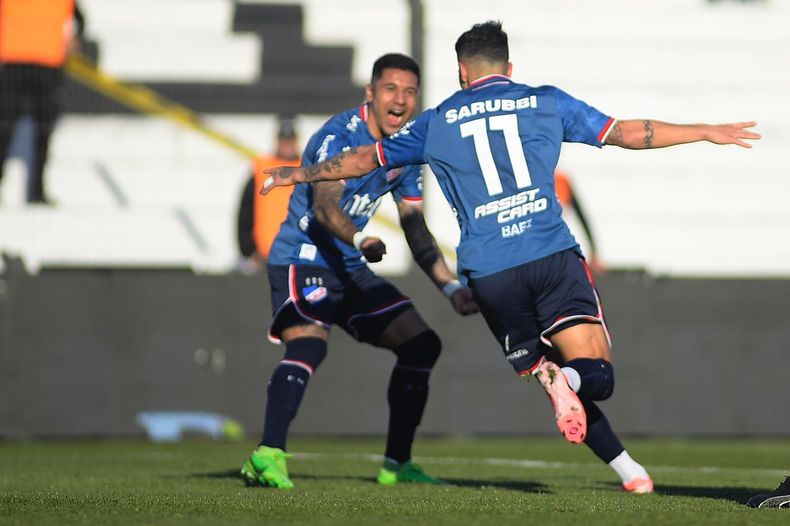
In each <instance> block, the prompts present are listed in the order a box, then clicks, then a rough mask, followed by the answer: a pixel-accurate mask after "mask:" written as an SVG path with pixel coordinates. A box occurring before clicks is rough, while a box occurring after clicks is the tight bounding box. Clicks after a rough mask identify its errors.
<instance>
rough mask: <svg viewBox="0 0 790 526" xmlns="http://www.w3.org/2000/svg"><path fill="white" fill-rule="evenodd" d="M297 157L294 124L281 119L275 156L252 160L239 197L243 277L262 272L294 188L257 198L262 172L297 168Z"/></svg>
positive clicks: (239, 231)
mask: <svg viewBox="0 0 790 526" xmlns="http://www.w3.org/2000/svg"><path fill="white" fill-rule="evenodd" d="M299 153H300V152H299V144H298V140H297V137H296V129H295V128H294V122H293V120H292V119H281V120H280V122H279V125H278V130H277V145H276V147H275V152H274V155H265V156H260V157H258V158H257V159H255V162H254V165H253V173H252V175H250V178H249V181H248V182H247V184H246V185H245V186H244V191H243V193H242V197H241V204H240V206H239V228H238V237H239V251H240V252H241V255H242V260H241V263H240V265H239V268H240V270H241V271H242V272H244V273H245V274H249V273H253V272H256V271H258V270H259V269H261V268H262V264H263V262H264V261H266V258H267V257H268V256H269V248H271V246H272V242H273V241H274V237H275V236H276V235H277V231H278V230H280V224H281V223H282V222H283V220H284V219H285V216H286V215H287V214H288V201H289V200H290V198H291V192H292V191H293V187H284V188H276V189H275V191H273V192H270V193H269V194H267V195H265V196H263V195H260V193H259V190H260V189H261V186H262V185H263V181H264V179H265V178H264V177H263V170H264V169H266V168H269V167H272V166H299V164H301V163H300V160H299ZM280 190H282V191H280Z"/></svg>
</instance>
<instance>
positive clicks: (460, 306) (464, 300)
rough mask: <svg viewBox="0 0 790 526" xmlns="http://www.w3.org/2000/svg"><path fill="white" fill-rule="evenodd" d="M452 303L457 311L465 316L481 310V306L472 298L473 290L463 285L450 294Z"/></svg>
mask: <svg viewBox="0 0 790 526" xmlns="http://www.w3.org/2000/svg"><path fill="white" fill-rule="evenodd" d="M450 303H452V304H453V308H454V309H455V312H457V313H458V314H461V315H463V316H469V315H470V314H475V313H477V312H480V307H478V306H477V303H475V300H474V299H472V290H471V289H468V288H466V287H462V288H460V289H458V290H456V291H455V292H453V293H452V294H451V295H450Z"/></svg>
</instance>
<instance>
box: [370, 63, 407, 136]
mask: <svg viewBox="0 0 790 526" xmlns="http://www.w3.org/2000/svg"><path fill="white" fill-rule="evenodd" d="M419 88H420V83H419V80H418V79H417V75H415V74H414V73H412V72H411V71H406V70H403V69H396V68H386V69H385V70H384V71H382V73H381V78H380V79H378V80H377V81H376V83H375V84H373V85H370V84H368V86H367V89H366V95H367V100H368V102H369V103H370V104H369V109H370V114H371V115H372V117H373V119H371V120H369V121H368V124H369V125H371V124H372V125H374V126H371V132H373V134H374V135H376V136H377V138H381V137H383V136H386V135H392V134H393V133H395V132H396V131H398V130H400V129H401V128H402V127H403V125H404V124H406V123H407V122H408V121H409V119H411V117H412V115H413V114H414V109H415V108H416V107H417V94H418V92H419ZM374 127H375V128H377V129H373V128H374ZM377 132H378V133H377Z"/></svg>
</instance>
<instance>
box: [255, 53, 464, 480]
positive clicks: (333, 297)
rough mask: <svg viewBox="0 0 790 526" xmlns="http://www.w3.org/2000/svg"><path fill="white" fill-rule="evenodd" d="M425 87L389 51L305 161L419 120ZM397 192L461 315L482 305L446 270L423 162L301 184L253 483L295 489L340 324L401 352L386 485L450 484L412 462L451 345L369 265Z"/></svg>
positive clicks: (286, 247) (413, 234)
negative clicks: (357, 100) (432, 382)
mask: <svg viewBox="0 0 790 526" xmlns="http://www.w3.org/2000/svg"><path fill="white" fill-rule="evenodd" d="M419 84H420V70H419V66H418V65H417V63H416V62H415V61H414V60H412V59H411V58H409V57H407V56H404V55H399V54H389V55H384V56H382V57H381V58H379V59H378V60H377V61H376V63H375V64H374V65H373V74H372V77H371V81H370V84H369V85H368V86H367V89H366V96H367V103H365V104H363V105H362V106H361V107H360V108H357V109H353V110H348V111H344V112H343V113H340V114H338V115H336V116H334V117H332V118H331V119H330V120H329V121H327V122H326V124H324V126H323V127H322V128H321V129H320V130H319V131H318V132H317V133H316V134H315V135H313V137H312V138H311V139H310V142H309V143H308V145H307V147H306V148H305V151H304V154H303V156H302V163H303V164H304V165H305V166H310V165H313V164H315V163H320V162H322V161H324V160H325V159H328V158H330V157H332V156H333V155H335V154H336V153H339V152H342V151H346V150H347V149H350V148H355V147H358V146H362V145H367V144H373V143H375V142H376V141H377V140H380V139H381V138H382V137H384V136H386V135H390V134H392V133H395V132H396V131H398V130H399V129H400V128H401V127H402V126H403V125H404V124H405V123H406V122H407V121H408V120H409V119H411V118H412V116H413V113H414V109H415V106H416V103H417V94H418V89H419ZM387 192H390V193H392V196H393V197H394V199H395V202H396V203H397V207H398V213H399V215H400V223H401V226H402V228H403V232H404V234H405V236H406V240H407V242H408V244H409V248H410V249H411V251H412V253H413V255H414V258H415V260H416V261H417V263H418V264H419V265H420V267H421V268H422V269H423V270H424V271H425V272H426V273H427V274H428V276H429V277H430V278H431V280H432V281H433V282H434V283H435V284H436V286H437V287H438V288H439V289H441V290H442V291H443V292H444V293H445V294H446V295H447V296H448V297H449V299H450V301H451V303H452V305H453V307H454V308H455V310H456V311H458V312H459V313H460V314H471V313H474V312H477V310H478V309H477V305H476V304H475V303H474V301H473V300H472V295H471V292H470V291H469V289H467V288H465V287H463V286H462V285H461V284H460V283H459V282H458V281H457V280H456V279H455V276H454V275H453V274H452V273H451V272H450V270H449V269H448V268H447V265H446V263H445V261H444V258H443V257H442V255H441V253H440V252H439V249H438V246H437V244H436V241H435V239H434V237H433V235H432V234H431V233H430V232H429V231H428V228H427V227H426V225H425V219H424V217H423V212H422V177H421V172H420V168H419V166H415V165H412V166H406V167H404V168H395V169H391V170H390V169H383V168H379V167H377V166H371V169H370V170H368V171H367V172H366V174H365V176H364V177H362V178H361V179H355V180H351V181H348V182H324V183H317V184H315V185H311V186H308V185H304V186H301V187H297V188H296V189H295V190H294V193H293V195H292V196H291V200H290V204H289V209H288V216H287V218H286V220H285V222H283V224H282V227H281V228H280V231H279V233H278V234H277V237H276V239H275V241H274V244H273V245H272V249H271V252H270V254H269V261H268V274H269V282H270V284H271V291H272V305H273V310H274V318H273V320H272V324H271V328H270V331H269V335H270V338H272V339H273V340H275V341H277V340H282V341H284V342H285V356H284V357H283V359H282V361H281V362H280V363H279V365H278V366H277V368H276V369H275V370H274V372H273V374H272V377H271V380H270V381H269V386H268V399H267V404H266V416H265V422H264V432H263V438H262V440H261V443H260V446H259V447H258V448H257V449H256V450H255V451H254V452H253V453H252V455H251V456H250V457H249V459H248V460H247V461H246V462H245V463H244V466H243V467H242V470H241V473H242V475H243V477H244V478H245V480H247V481H248V482H249V483H252V484H262V485H264V486H273V487H277V488H291V487H293V483H292V482H291V480H290V479H289V477H288V471H287V468H286V464H285V459H286V457H287V455H286V453H285V449H286V448H285V446H286V437H287V434H288V427H289V425H290V423H291V420H293V418H294V416H295V415H296V412H297V409H298V408H299V404H300V402H301V400H302V396H303V394H304V391H305V388H306V386H307V382H308V381H309V379H310V377H311V376H312V375H313V373H314V372H315V370H316V369H317V368H318V366H319V364H320V363H321V361H322V360H323V359H324V357H325V356H326V353H327V338H328V337H329V329H330V327H331V326H332V325H334V324H336V325H339V326H340V327H341V328H343V329H344V330H345V331H346V332H348V333H349V334H350V335H351V336H352V337H354V338H355V339H357V340H358V341H361V342H367V343H370V344H372V345H375V346H377V347H384V348H386V349H390V350H392V351H393V352H394V353H395V355H396V356H397V362H396V364H395V367H394V369H393V371H392V375H391V377H390V382H389V388H388V391H387V400H388V402H389V406H390V418H389V434H388V436H387V446H386V452H385V462H384V466H383V467H382V468H381V471H380V472H379V476H378V481H379V482H380V483H381V484H386V485H390V484H397V483H400V482H417V483H437V482H439V481H438V480H437V479H435V478H433V477H430V476H429V475H426V474H425V473H424V472H423V471H422V469H421V468H420V467H419V466H418V465H417V464H415V463H413V462H411V446H412V442H413V440H414V434H415V431H416V428H417V426H418V425H419V423H420V420H421V419H422V414H423V409H424V408H425V403H426V400H427V397H428V378H429V376H430V373H431V369H432V368H433V366H434V364H435V363H436V360H437V358H438V357H439V352H440V350H441V341H440V340H439V337H438V335H437V334H436V333H435V332H434V331H433V330H432V329H431V328H430V327H428V325H426V323H425V321H424V320H423V319H422V318H421V317H420V315H419V314H418V313H417V311H416V309H415V308H414V307H413V306H412V303H411V300H410V299H409V298H407V297H406V296H404V295H403V294H402V293H401V292H400V291H399V290H398V289H397V288H395V286H393V285H392V284H391V283H389V282H387V281H385V280H383V279H382V278H380V277H378V276H376V275H375V274H374V273H373V272H372V271H371V270H370V269H369V268H368V266H367V264H366V262H367V261H370V262H376V261H380V260H381V259H382V256H383V255H384V254H385V253H386V247H385V246H384V243H383V242H382V241H381V239H379V238H376V237H372V236H367V235H365V234H364V233H362V229H363V228H364V226H365V225H366V224H367V222H368V220H369V219H370V218H371V216H372V215H373V213H374V212H375V211H376V208H377V207H378V205H379V202H380V200H381V198H382V196H383V195H384V194H386V193H387Z"/></svg>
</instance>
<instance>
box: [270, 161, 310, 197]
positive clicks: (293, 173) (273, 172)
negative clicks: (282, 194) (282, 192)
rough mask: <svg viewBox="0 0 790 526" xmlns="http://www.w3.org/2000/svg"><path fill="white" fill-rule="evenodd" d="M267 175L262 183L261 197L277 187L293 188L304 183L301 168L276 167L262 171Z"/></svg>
mask: <svg viewBox="0 0 790 526" xmlns="http://www.w3.org/2000/svg"><path fill="white" fill-rule="evenodd" d="M263 174H264V175H268V177H267V178H266V180H265V181H264V182H263V188H261V195H266V194H268V193H269V192H271V191H272V190H273V189H274V188H276V187H278V186H293V185H295V184H299V183H301V182H302V181H304V170H303V169H302V167H301V166H297V167H294V166H277V167H275V168H268V169H266V170H263Z"/></svg>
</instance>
